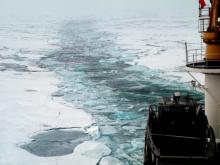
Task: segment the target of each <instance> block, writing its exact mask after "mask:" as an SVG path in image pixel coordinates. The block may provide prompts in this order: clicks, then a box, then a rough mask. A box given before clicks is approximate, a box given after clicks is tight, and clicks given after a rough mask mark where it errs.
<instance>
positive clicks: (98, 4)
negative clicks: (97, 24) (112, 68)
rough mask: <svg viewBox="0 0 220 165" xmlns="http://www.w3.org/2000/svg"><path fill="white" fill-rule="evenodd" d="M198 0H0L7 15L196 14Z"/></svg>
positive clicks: (63, 16)
mask: <svg viewBox="0 0 220 165" xmlns="http://www.w3.org/2000/svg"><path fill="white" fill-rule="evenodd" d="M197 9H198V0H0V16H1V17H7V16H13V17H27V16H29V17H42V16H48V17H57V18H68V17H72V18H88V17H124V16H132V15H133V16H135V15H136V16H139V15H142V16H146V17H151V16H158V17H160V16H166V17H173V16H176V17H188V18H190V17H195V15H197Z"/></svg>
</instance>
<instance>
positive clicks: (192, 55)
mask: <svg viewBox="0 0 220 165" xmlns="http://www.w3.org/2000/svg"><path fill="white" fill-rule="evenodd" d="M185 50H186V64H187V65H188V64H192V65H194V64H195V63H199V62H204V60H205V44H202V43H201V47H200V48H196V49H195V48H189V45H188V44H187V43H186V42H185Z"/></svg>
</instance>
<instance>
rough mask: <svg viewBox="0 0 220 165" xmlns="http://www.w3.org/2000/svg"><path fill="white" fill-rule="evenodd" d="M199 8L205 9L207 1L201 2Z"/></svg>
mask: <svg viewBox="0 0 220 165" xmlns="http://www.w3.org/2000/svg"><path fill="white" fill-rule="evenodd" d="M199 6H200V8H203V7H205V6H206V3H205V0H199Z"/></svg>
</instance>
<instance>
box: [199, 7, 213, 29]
mask: <svg viewBox="0 0 220 165" xmlns="http://www.w3.org/2000/svg"><path fill="white" fill-rule="evenodd" d="M209 19H210V8H209V7H204V8H200V9H199V21H198V30H199V32H200V33H202V32H205V31H207V29H208V26H209Z"/></svg>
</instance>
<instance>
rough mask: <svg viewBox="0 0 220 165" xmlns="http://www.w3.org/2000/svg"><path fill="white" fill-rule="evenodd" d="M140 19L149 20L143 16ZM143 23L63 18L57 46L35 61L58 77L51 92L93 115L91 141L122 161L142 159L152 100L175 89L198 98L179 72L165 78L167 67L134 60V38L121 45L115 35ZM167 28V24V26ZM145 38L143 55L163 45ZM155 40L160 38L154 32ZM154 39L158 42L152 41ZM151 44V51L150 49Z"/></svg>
mask: <svg viewBox="0 0 220 165" xmlns="http://www.w3.org/2000/svg"><path fill="white" fill-rule="evenodd" d="M178 23H179V22H177V23H176V24H178ZM143 24H144V25H148V23H147V21H144V22H143ZM152 24H157V22H156V21H155V23H154V22H151V24H150V25H149V26H152ZM176 24H175V25H176ZM179 24H181V22H180V23H179ZM141 25H142V23H141V22H140V21H137V22H135V21H129V22H126V21H120V20H119V21H117V22H116V23H112V22H111V23H106V22H105V23H103V22H100V21H72V22H68V23H65V24H64V25H63V26H62V28H61V29H60V31H59V34H58V36H59V38H60V42H59V43H58V45H57V46H59V49H58V50H56V51H54V52H52V53H50V54H48V55H47V56H46V57H44V58H42V59H41V61H40V63H39V65H40V66H41V67H44V68H47V69H49V70H51V71H54V72H56V73H57V75H58V77H59V78H60V79H61V84H60V85H59V91H57V93H55V94H54V96H63V97H64V98H65V100H67V101H68V102H71V103H73V104H74V105H75V106H76V107H78V108H81V109H83V110H85V111H86V112H88V113H89V114H92V116H93V117H94V119H95V121H96V122H95V124H94V126H98V127H99V133H100V135H99V136H96V137H94V140H96V141H100V142H103V143H104V144H106V145H107V146H108V147H110V148H111V150H112V153H111V155H112V156H113V157H116V158H118V159H120V160H121V161H123V162H124V163H125V164H142V161H143V148H144V134H145V126H146V119H147V107H148V105H149V104H152V103H156V101H157V99H158V97H160V96H170V95H171V94H172V93H173V92H174V91H180V92H182V93H189V94H192V95H195V96H196V97H198V98H199V99H201V98H202V95H201V94H199V93H198V92H195V91H190V90H191V88H190V87H189V84H186V83H182V82H180V81H179V77H178V76H177V77H176V75H175V76H174V75H173V76H172V75H171V76H170V77H169V76H168V75H167V74H166V70H163V69H152V68H150V67H147V66H141V65H139V64H132V61H133V60H135V59H137V58H139V57H138V54H140V52H141V50H140V49H134V47H135V44H136V45H137V46H138V43H136V41H135V40H133V41H131V42H133V44H134V45H133V47H132V48H129V47H127V48H125V47H123V46H121V45H120V43H119V42H120V40H119V39H120V37H121V36H124V37H125V38H126V37H129V36H126V35H127V33H123V32H124V31H126V30H127V27H128V26H132V27H133V28H134V29H136V30H137V32H138V28H139V26H141ZM173 26H174V25H173ZM179 26H181V25H179ZM171 27H172V25H170V26H168V25H167V27H165V28H166V29H165V30H168V29H170V28H171ZM173 28H174V29H175V27H173ZM143 35H144V34H143ZM151 37H152V36H151ZM163 37H164V36H161V38H163ZM143 38H144V42H146V45H145V46H149V45H150V46H151V47H150V48H149V50H146V52H142V53H145V55H146V56H156V55H157V54H159V53H162V52H163V51H166V46H164V45H163V46H160V44H159V42H158V44H156V45H151V44H152V43H151V42H150V41H151V40H153V39H149V36H147V35H146V36H144V37H143ZM157 39H158V41H159V40H160V38H158V36H157ZM154 43H157V42H156V41H155V40H154ZM151 48H152V49H153V48H154V50H155V51H154V52H151ZM155 52H156V53H155ZM158 65H160V63H159V62H158Z"/></svg>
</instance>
